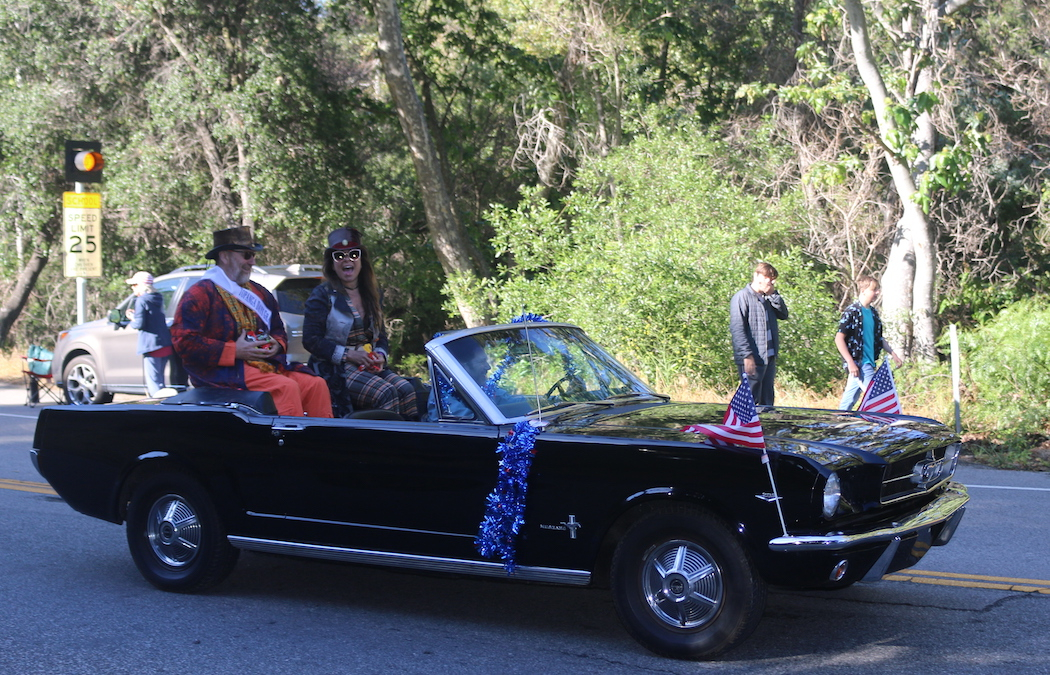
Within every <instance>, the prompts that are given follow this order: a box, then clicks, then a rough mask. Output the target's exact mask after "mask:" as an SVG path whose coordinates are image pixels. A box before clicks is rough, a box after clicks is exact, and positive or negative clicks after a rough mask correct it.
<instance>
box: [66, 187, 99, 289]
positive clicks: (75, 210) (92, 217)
mask: <svg viewBox="0 0 1050 675" xmlns="http://www.w3.org/2000/svg"><path fill="white" fill-rule="evenodd" d="M62 221H63V223H64V225H65V237H64V239H63V242H64V245H63V250H64V251H65V254H66V262H65V276H67V277H100V276H102V195H100V194H98V193H97V192H63V193H62Z"/></svg>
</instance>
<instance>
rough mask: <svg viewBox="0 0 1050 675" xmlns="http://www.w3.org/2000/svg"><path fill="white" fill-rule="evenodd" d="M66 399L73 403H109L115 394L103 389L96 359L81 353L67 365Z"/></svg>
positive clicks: (65, 379)
mask: <svg viewBox="0 0 1050 675" xmlns="http://www.w3.org/2000/svg"><path fill="white" fill-rule="evenodd" d="M63 379H64V381H65V385H64V386H65V390H66V400H67V401H69V402H70V403H71V404H73V405H92V404H95V403H109V402H110V401H112V400H113V394H110V393H108V392H105V391H103V390H102V383H101V382H100V381H99V377H98V368H97V367H96V366H95V359H93V358H91V357H90V356H87V355H81V356H78V357H76V358H75V359H73V360H72V361H70V362H69V365H68V366H66V372H65V377H64V378H63Z"/></svg>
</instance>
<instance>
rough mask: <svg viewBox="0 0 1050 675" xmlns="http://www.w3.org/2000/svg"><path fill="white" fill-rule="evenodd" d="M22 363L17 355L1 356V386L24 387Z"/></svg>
mask: <svg viewBox="0 0 1050 675" xmlns="http://www.w3.org/2000/svg"><path fill="white" fill-rule="evenodd" d="M22 363H23V362H22V358H21V357H20V356H18V355H17V354H10V355H8V354H0V384H17V385H18V386H22Z"/></svg>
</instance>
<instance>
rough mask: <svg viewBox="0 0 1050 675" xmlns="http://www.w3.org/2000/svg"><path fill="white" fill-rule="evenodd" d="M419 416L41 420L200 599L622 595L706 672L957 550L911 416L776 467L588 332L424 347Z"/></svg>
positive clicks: (651, 633)
mask: <svg viewBox="0 0 1050 675" xmlns="http://www.w3.org/2000/svg"><path fill="white" fill-rule="evenodd" d="M427 352H428V356H429V369H430V387H429V404H430V405H429V412H428V415H427V417H426V418H425V419H424V421H404V420H400V419H396V418H391V416H390V415H385V414H383V413H382V412H378V413H377V412H375V411H359V412H356V413H353V414H352V415H351V416H350V417H348V418H344V419H331V420H325V419H315V418H292V417H281V416H279V415H277V414H276V412H275V409H274V407H273V401H272V399H271V398H270V396H269V394H266V393H254V392H243V391H233V390H207V389H194V390H190V391H188V392H185V393H183V394H180V395H178V396H176V397H173V398H170V399H166V400H165V401H164V402H162V403H142V404H122V405H108V406H89V407H77V406H59V407H52V408H47V409H45V410H42V411H41V413H40V417H39V420H38V422H37V427H36V437H35V441H34V447H35V449H34V450H33V451H32V453H33V460H34V463H35V464H36V466H37V468H38V470H39V471H40V473H41V475H43V476H44V478H45V479H47V481H48V482H49V483H50V484H51V485H52V486H53V487H54V488H55V490H56V491H57V492H58V493H59V495H61V496H62V497H63V498H64V499H65V500H66V501H67V502H68V503H69V505H70V506H72V507H73V508H74V509H76V510H78V511H80V512H82V513H85V514H87V515H90V516H93V517H96V518H101V519H103V520H107V521H110V522H113V523H118V524H119V523H123V522H126V523H127V538H128V545H129V548H130V550H131V556H132V558H133V559H134V561H135V564H136V565H137V566H138V568H139V570H140V571H141V573H142V574H143V576H145V578H146V579H148V580H149V581H150V582H151V583H153V584H154V585H155V586H157V587H159V588H162V589H165V590H170V591H183V592H189V591H197V590H202V589H205V588H208V587H210V586H213V585H215V584H217V583H219V582H220V581H222V580H223V579H224V578H225V577H226V576H227V575H229V574H230V573H231V571H232V570H233V567H234V563H235V562H236V560H237V556H238V553H239V551H240V550H241V549H245V550H252V551H264V552H270V553H280V554H288V555H295V556H305V557H314V558H324V559H328V560H339V561H347V562H352V563H364V564H373V565H384V566H389V567H397V568H409V569H419V570H428V571H439V572H452V573H458V574H472V575H481V576H499V577H509V578H511V579H520V580H523V581H533V582H547V583H555V584H571V585H598V586H604V587H609V588H611V590H612V593H613V597H614V600H615V604H616V607H617V610H618V612H619V615H620V618H621V620H622V621H623V623H624V625H625V626H626V628H627V630H628V631H629V632H630V633H631V634H632V635H633V636H634V637H635V638H636V639H637V640H638V641H639V642H641V643H642V644H643V645H644V646H646V647H647V648H649V649H651V650H652V651H654V652H657V653H659V654H663V655H667V656H672V657H677V658H694V659H696V658H710V657H713V656H715V655H718V654H720V653H722V652H724V651H725V650H727V649H729V648H731V647H733V646H734V645H736V644H737V643H739V642H740V641H742V640H743V639H745V638H746V637H747V636H748V635H749V634H750V633H751V632H752V630H753V629H754V628H755V626H756V625H757V624H758V622H759V620H760V618H761V616H762V611H763V605H764V601H765V593H766V587H767V585H776V586H782V587H792V588H829V589H830V588H842V587H845V586H848V585H850V584H852V583H854V582H856V581H861V580H877V579H879V578H880V577H882V575H884V574H886V573H889V572H893V571H895V570H899V569H902V568H905V567H908V566H910V565H913V564H914V563H915V562H916V561H918V560H919V558H921V557H922V556H923V554H924V553H926V552H927V550H928V549H929V548H930V546H938V545H942V544H945V543H947V542H948V540H949V539H950V538H951V536H952V534H953V533H954V531H955V529H956V527H957V526H958V523H959V521H960V519H961V517H962V514H963V510H964V505H965V503H966V501H967V499H968V496H967V492H966V489H965V488H964V487H963V486H961V485H959V484H956V483H953V482H951V477H952V474H953V472H954V470H955V466H956V462H957V459H958V454H959V439H958V437H957V436H955V435H954V434H953V433H952V432H951V431H950V430H949V429H947V428H946V427H945V426H943V425H942V424H939V423H937V422H935V421H932V420H928V419H922V418H916V417H907V416H902V415H884V414H858V413H843V412H836V411H828V410H809V409H799V408H759V410H758V413H759V418H760V421H761V429H762V431H763V433H764V438H765V453H766V458H767V459H768V463H765V462H764V461H763V450H762V449H758V448H749V447H744V446H737V445H730V444H723V443H720V442H717V441H713V440H711V439H709V438H708V437H707V436H705V435H701V434H695V433H688V432H686V431H684V430H683V429H685V428H686V427H688V426H690V425H695V424H719V423H721V422H722V417H723V413H724V412H725V405H724V404H704V403H676V402H671V401H669V400H668V399H667V397H665V396H662V395H660V394H657V393H654V392H653V391H652V390H650V389H649V388H648V387H647V386H645V385H644V384H643V383H642V382H641V381H640V380H638V379H637V378H636V377H635V376H634V375H632V374H631V373H630V372H629V371H628V370H627V369H626V368H625V367H624V366H623V365H621V364H620V363H618V362H617V361H616V360H615V359H613V358H612V357H610V356H609V355H608V354H607V353H606V352H604V351H603V350H602V349H601V348H600V347H599V346H598V345H596V344H595V343H594V342H593V341H591V340H590V339H589V338H588V337H587V336H586V335H585V334H584V333H583V331H581V330H580V329H579V328H576V327H574V326H570V325H566V324H556V323H546V322H541V321H531V320H530V321H526V322H521V323H512V324H508V325H503V326H493V327H486V328H477V329H468V330H463V331H457V332H452V333H448V334H445V335H441V336H439V337H437V338H435V339H434V340H432V341H431V342H430V343H429V344H428V345H427Z"/></svg>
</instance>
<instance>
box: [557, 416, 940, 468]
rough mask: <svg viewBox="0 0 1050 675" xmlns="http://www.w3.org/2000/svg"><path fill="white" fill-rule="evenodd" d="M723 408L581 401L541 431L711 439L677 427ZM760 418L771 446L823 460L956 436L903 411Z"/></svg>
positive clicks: (717, 419)
mask: <svg viewBox="0 0 1050 675" xmlns="http://www.w3.org/2000/svg"><path fill="white" fill-rule="evenodd" d="M725 410H726V404H724V403H654V402H651V401H649V402H645V403H639V404H633V405H630V404H628V405H620V406H615V407H609V406H605V405H596V404H581V405H579V406H575V407H574V408H572V409H569V410H567V411H565V412H563V413H562V414H560V415H558V417H557V418H555V419H554V420H552V422H551V423H550V424H549V425H548V426H547V427H546V429H545V431H546V432H548V433H564V434H581V435H587V436H605V437H618V438H624V439H649V440H654V441H672V442H681V443H694V444H706V445H710V439H709V438H708V437H707V436H705V435H703V434H694V433H690V432H684V431H682V428H683V427H686V426H688V425H691V424H720V423H721V422H722V417H723V415H724V414H725ZM759 420H760V421H761V423H762V432H763V435H764V436H765V440H766V446H767V448H768V449H769V450H770V451H773V452H780V453H790V454H797V455H803V456H806V457H809V458H811V459H813V460H814V461H817V462H819V463H820V464H824V465H828V466H840V465H843V464H851V463H854V462H856V461H857V460H861V461H869V462H870V461H876V462H877V461H878V460H876V459H875V458H874V457H873V456H878V457H881V458H882V459H883V460H886V461H893V456H894V455H896V454H898V453H908V454H910V453H912V452H914V451H915V450H916V449H917V448H923V447H931V448H933V447H941V446H944V445H947V444H949V443H954V442H957V441H958V440H959V439H958V436H956V435H955V434H954V433H952V432H951V430H950V429H948V427H946V426H944V425H943V424H941V423H940V422H936V421H934V420H930V419H926V418H922V417H910V416H906V415H886V414H878V413H865V414H860V413H856V412H842V411H837V410H820V409H813V408H760V409H759Z"/></svg>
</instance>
